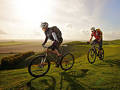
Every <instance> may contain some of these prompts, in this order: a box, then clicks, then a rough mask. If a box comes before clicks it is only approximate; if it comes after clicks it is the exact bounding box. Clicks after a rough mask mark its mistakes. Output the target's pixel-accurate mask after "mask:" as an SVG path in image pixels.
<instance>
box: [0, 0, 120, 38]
mask: <svg viewBox="0 0 120 90" xmlns="http://www.w3.org/2000/svg"><path fill="white" fill-rule="evenodd" d="M119 4H120V0H0V39H44V38H45V35H44V32H43V31H42V30H41V28H40V23H41V22H44V21H45V22H48V23H49V26H50V27H51V26H57V27H58V28H59V29H60V30H61V31H62V34H63V38H64V40H89V38H90V34H91V32H90V28H91V27H95V28H100V29H101V31H102V32H103V37H104V40H114V39H120V18H119V16H120V5H119Z"/></svg>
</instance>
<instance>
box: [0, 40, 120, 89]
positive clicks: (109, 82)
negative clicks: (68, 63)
mask: <svg viewBox="0 0 120 90" xmlns="http://www.w3.org/2000/svg"><path fill="white" fill-rule="evenodd" d="M110 42H111V41H110ZM110 42H109V43H110ZM114 42H115V41H114ZM117 42H118V41H117ZM80 43H81V42H72V43H68V47H67V49H68V50H69V51H70V52H72V53H73V54H74V56H75V64H74V66H73V68H72V69H71V70H69V71H66V72H65V71H63V70H61V68H55V65H51V68H50V71H49V72H48V73H47V74H46V75H45V76H44V77H39V78H34V77H32V76H30V75H29V73H28V70H27V67H26V68H22V69H12V70H1V71H0V89H7V90H9V89H13V90H14V89H15V90H19V89H22V90H120V55H119V53H120V45H118V44H117V45H115V44H112V45H109V44H108V45H104V51H105V58H104V61H100V60H99V59H98V58H97V60H96V62H95V63H94V64H90V63H88V60H87V57H86V54H87V51H88V49H89V47H90V46H88V45H83V44H82V45H81V44H80ZM22 64H23V63H22ZM22 64H21V65H22Z"/></svg>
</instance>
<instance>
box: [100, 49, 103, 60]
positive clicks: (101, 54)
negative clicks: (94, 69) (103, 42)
mask: <svg viewBox="0 0 120 90" xmlns="http://www.w3.org/2000/svg"><path fill="white" fill-rule="evenodd" d="M99 59H100V60H103V59H104V50H103V49H102V50H101V51H100V55H99Z"/></svg>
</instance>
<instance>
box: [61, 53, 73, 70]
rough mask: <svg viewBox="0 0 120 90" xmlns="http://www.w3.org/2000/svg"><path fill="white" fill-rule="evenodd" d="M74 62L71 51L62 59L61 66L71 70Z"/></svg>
mask: <svg viewBox="0 0 120 90" xmlns="http://www.w3.org/2000/svg"><path fill="white" fill-rule="evenodd" d="M73 64H74V56H73V55H72V54H70V53H68V54H66V55H64V56H63V57H62V60H61V68H62V69H63V70H69V69H71V68H72V66H73Z"/></svg>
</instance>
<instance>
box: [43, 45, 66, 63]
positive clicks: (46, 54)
mask: <svg viewBox="0 0 120 90" xmlns="http://www.w3.org/2000/svg"><path fill="white" fill-rule="evenodd" d="M65 46H67V45H61V49H60V48H59V49H60V50H59V51H61V54H63V47H65ZM44 48H46V49H47V48H48V47H46V46H44ZM44 56H45V58H43V59H42V60H41V63H44V62H45V61H46V58H47V56H48V53H47V52H45V55H44ZM51 57H52V56H51ZM52 59H54V58H53V57H52Z"/></svg>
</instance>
